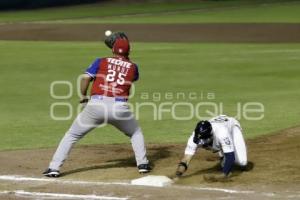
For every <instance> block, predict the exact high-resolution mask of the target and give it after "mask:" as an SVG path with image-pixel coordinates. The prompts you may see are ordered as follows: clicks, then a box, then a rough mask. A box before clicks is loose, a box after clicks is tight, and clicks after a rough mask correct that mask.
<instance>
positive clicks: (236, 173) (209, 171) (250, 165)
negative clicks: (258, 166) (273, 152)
mask: <svg viewBox="0 0 300 200" xmlns="http://www.w3.org/2000/svg"><path fill="white" fill-rule="evenodd" d="M254 166H255V164H254V163H253V162H251V161H249V162H248V164H247V166H246V167H239V166H237V165H235V166H234V167H233V169H232V177H234V176H239V175H240V174H241V173H243V172H248V171H251V170H253V169H254ZM221 171H222V168H221V165H220V163H216V164H215V165H214V166H213V167H210V168H206V169H201V170H198V171H196V172H194V173H191V174H188V175H185V176H183V177H182V178H181V179H185V178H189V177H192V176H196V175H204V174H216V173H220V172H221Z"/></svg>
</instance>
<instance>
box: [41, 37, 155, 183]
mask: <svg viewBox="0 0 300 200" xmlns="http://www.w3.org/2000/svg"><path fill="white" fill-rule="evenodd" d="M105 44H106V45H107V46H108V47H110V48H112V53H113V56H112V57H107V58H98V59H96V60H95V61H94V63H92V64H91V65H90V66H89V67H88V69H87V70H86V72H85V74H84V75H83V76H82V78H81V85H80V91H81V95H82V98H81V100H80V103H82V104H86V106H85V107H84V109H83V111H82V112H81V113H80V114H79V115H78V116H77V118H76V119H75V121H74V122H73V124H72V125H71V127H70V129H69V130H68V131H67V132H66V134H65V135H64V137H63V138H62V140H61V142H60V144H59V146H58V148H57V150H56V152H55V154H54V156H53V158H52V161H51V162H50V165H49V168H48V169H47V170H46V171H45V172H44V173H43V174H44V175H45V176H48V177H58V176H60V171H59V170H60V167H61V166H62V165H63V163H64V161H65V160H66V159H67V157H68V154H69V153H70V151H71V149H72V147H73V145H74V144H75V143H76V142H77V141H78V140H79V139H81V138H82V137H84V136H85V135H86V134H87V133H88V132H89V131H91V130H92V129H94V128H95V127H97V126H99V125H101V124H103V123H109V124H111V125H113V126H115V127H116V128H117V129H119V130H120V131H122V132H123V133H124V134H126V135H127V136H128V137H130V140H131V144H132V148H133V151H134V154H135V158H136V163H137V167H138V171H139V172H140V173H147V172H149V171H151V167H150V166H149V162H148V160H147V157H146V148H145V144H144V136H143V133H142V130H141V128H140V127H139V125H138V123H137V121H136V120H135V118H134V116H133V114H132V113H131V111H130V110H129V107H128V105H127V103H126V102H127V100H128V96H129V92H130V88H131V85H132V82H134V81H137V80H138V79H139V72H138V67H137V65H136V64H134V63H133V62H131V61H130V59H129V57H128V56H129V52H130V45H129V40H128V38H127V36H126V35H125V34H124V33H120V32H118V33H113V34H112V35H111V36H109V37H108V38H107V39H106V40H105ZM91 81H93V84H92V89H91V97H90V100H89V99H88V97H87V90H88V87H89V84H90V82H91Z"/></svg>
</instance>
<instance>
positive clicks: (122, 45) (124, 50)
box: [113, 38, 130, 55]
mask: <svg viewBox="0 0 300 200" xmlns="http://www.w3.org/2000/svg"><path fill="white" fill-rule="evenodd" d="M129 51H130V45H129V41H128V40H127V39H123V38H118V39H116V41H115V43H114V46H113V52H114V53H115V54H120V55H126V54H128V53H129Z"/></svg>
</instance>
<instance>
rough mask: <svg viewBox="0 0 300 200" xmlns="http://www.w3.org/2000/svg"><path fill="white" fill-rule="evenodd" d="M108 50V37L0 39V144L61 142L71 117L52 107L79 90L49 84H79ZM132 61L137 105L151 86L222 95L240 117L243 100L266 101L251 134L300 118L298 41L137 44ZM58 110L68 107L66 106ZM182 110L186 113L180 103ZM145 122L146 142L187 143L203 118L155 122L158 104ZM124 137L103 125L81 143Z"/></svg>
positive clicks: (145, 113) (145, 112) (247, 126)
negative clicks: (137, 75) (59, 118)
mask: <svg viewBox="0 0 300 200" xmlns="http://www.w3.org/2000/svg"><path fill="white" fill-rule="evenodd" d="M109 54H110V51H109V50H108V49H106V48H105V47H104V45H103V44H102V43H88V42H82V43H79V42H78V43H74V42H13V41H11V42H9V41H1V42H0V55H1V63H0V70H1V71H0V72H1V73H0V84H1V90H0V95H1V99H0V110H1V112H0V131H1V132H0V134H1V140H0V149H1V150H5V149H22V148H37V147H50V146H52V147H53V146H56V145H57V144H58V142H59V140H60V139H61V137H62V136H63V134H64V132H65V131H66V130H67V129H68V127H69V126H70V124H71V122H72V120H68V121H54V120H52V119H51V118H50V115H49V110H50V105H51V104H52V103H54V102H66V103H68V102H70V103H71V104H72V105H73V106H74V108H76V106H77V100H78V99H77V96H76V94H75V93H74V95H73V96H72V98H71V99H67V100H55V99H53V98H51V96H50V93H49V88H50V84H51V82H53V81H56V80H67V81H71V82H72V83H73V84H74V85H75V83H76V78H77V75H78V74H80V73H81V72H82V71H84V69H85V68H86V67H87V66H88V65H89V64H90V63H91V62H92V61H93V60H94V59H95V58H96V57H98V56H108V55H109ZM132 59H133V60H135V61H136V62H137V63H139V64H140V73H141V80H140V81H139V82H138V83H137V84H136V95H135V97H134V98H133V99H132V100H131V102H132V103H136V102H137V103H141V102H145V101H146V100H144V99H145V96H142V95H143V94H144V93H145V92H149V93H150V94H152V95H153V93H156V92H160V93H162V94H165V93H166V92H171V93H173V94H175V93H176V92H184V93H185V94H188V93H189V92H197V93H198V99H197V100H189V99H185V100H184V101H185V102H191V103H193V104H194V105H195V104H197V103H198V102H202V101H207V99H206V98H205V97H201V92H202V93H203V94H207V92H212V93H215V96H216V98H215V99H214V100H209V101H210V102H216V103H220V102H222V103H223V104H224V113H227V114H228V115H236V113H237V107H236V104H237V103H238V102H242V103H246V102H249V101H255V102H261V103H263V104H264V106H265V118H264V119H263V120H260V121H248V120H245V119H244V118H242V120H241V122H242V125H243V127H244V132H245V135H246V137H247V138H251V137H255V136H258V135H261V134H268V133H270V132H273V131H276V130H280V129H283V128H287V127H290V126H294V125H296V124H299V114H300V106H299V99H300V93H299V85H300V79H299V74H300V68H299V64H300V44H205V43H195V44H167V43H159V44H157V43H152V44H150V43H134V44H133V54H132ZM74 91H75V88H74ZM56 92H57V94H58V95H59V94H60V95H62V94H65V93H66V88H64V87H61V88H60V87H58V88H57V91H56ZM204 96H205V95H204ZM142 97H143V98H142ZM154 100H155V99H154ZM150 101H153V98H151V100H150ZM164 101H165V100H164V99H163V100H161V101H159V102H156V103H157V104H159V103H162V102H164ZM168 101H170V102H173V103H175V102H180V101H182V98H181V99H176V98H175V99H173V100H168ZM165 108H167V109H169V108H170V106H166V107H165ZM57 114H60V115H66V114H67V113H66V110H65V109H63V108H61V109H58V110H57ZM176 114H178V115H181V116H183V115H187V114H188V112H187V110H186V109H184V108H182V107H181V108H179V107H178V109H177V110H176ZM200 114H202V115H203V114H204V110H203V109H202V110H200ZM75 116H76V115H75V114H74V115H73V117H75ZM139 121H140V125H141V126H142V128H143V131H144V134H145V137H146V140H147V142H155V143H157V142H158V143H161V142H182V143H185V142H186V139H187V137H188V136H189V134H190V133H191V131H192V129H193V128H194V125H195V123H196V122H197V119H196V118H195V117H194V118H193V119H192V120H190V121H176V120H173V119H172V117H171V114H170V113H169V112H165V113H164V114H163V118H162V120H156V121H154V120H153V114H152V110H151V109H149V108H143V109H142V111H141V112H140V120H139ZM124 142H129V140H128V138H126V137H125V136H123V135H122V134H120V133H119V132H118V131H117V130H115V129H114V128H112V127H105V128H103V129H97V130H94V131H92V132H91V133H90V134H89V135H88V136H87V137H86V138H84V139H83V140H82V141H81V142H80V143H81V144H102V143H124Z"/></svg>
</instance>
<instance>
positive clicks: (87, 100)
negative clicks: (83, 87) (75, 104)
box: [79, 97, 89, 108]
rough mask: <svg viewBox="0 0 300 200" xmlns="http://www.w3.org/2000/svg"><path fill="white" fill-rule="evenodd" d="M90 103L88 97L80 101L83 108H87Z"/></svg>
mask: <svg viewBox="0 0 300 200" xmlns="http://www.w3.org/2000/svg"><path fill="white" fill-rule="evenodd" d="M88 102H89V99H88V98H86V97H85V98H82V99H80V101H79V103H80V105H81V106H82V108H85V107H86V105H87V103H88Z"/></svg>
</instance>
